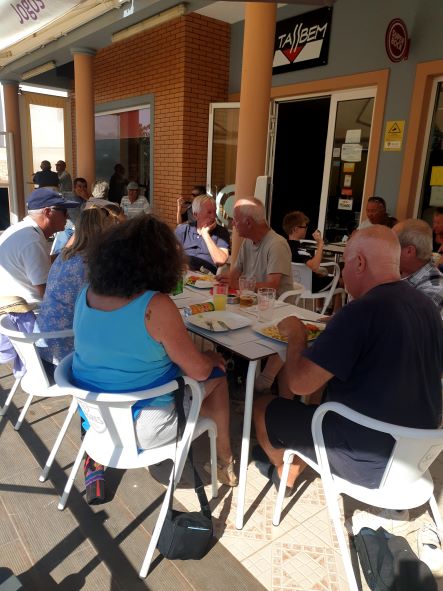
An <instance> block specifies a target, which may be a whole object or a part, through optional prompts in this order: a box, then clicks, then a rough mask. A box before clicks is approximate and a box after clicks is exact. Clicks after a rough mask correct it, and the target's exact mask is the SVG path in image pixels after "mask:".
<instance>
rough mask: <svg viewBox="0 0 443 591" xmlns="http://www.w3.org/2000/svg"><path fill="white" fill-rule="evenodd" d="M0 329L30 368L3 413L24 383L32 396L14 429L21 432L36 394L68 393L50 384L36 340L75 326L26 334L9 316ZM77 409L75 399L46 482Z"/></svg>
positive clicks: (43, 476) (42, 477)
mask: <svg viewBox="0 0 443 591" xmlns="http://www.w3.org/2000/svg"><path fill="white" fill-rule="evenodd" d="M0 332H1V333H2V334H4V335H5V336H7V337H8V338H9V340H10V341H11V343H12V345H13V347H14V349H15V350H16V351H17V353H18V354H19V355H20V358H21V360H22V362H23V364H24V366H25V368H26V373H25V374H24V375H23V376H22V377H21V378H17V379H16V380H15V382H14V385H13V386H12V388H11V390H10V392H9V394H8V397H7V398H6V402H5V404H4V406H3V408H2V409H1V410H0V416H3V415H4V414H5V413H6V411H7V410H8V408H9V405H10V404H11V400H12V398H13V396H14V394H15V392H16V390H17V387H18V385H19V384H20V385H21V388H22V390H23V391H24V392H25V393H26V394H28V398H27V399H26V402H25V404H24V406H23V408H22V411H21V413H20V416H19V418H18V420H17V422H16V424H15V426H14V429H15V430H16V431H18V430H19V429H20V427H21V425H22V423H23V420H24V418H25V415H26V413H27V411H28V408H29V407H30V405H31V402H32V399H33V398H34V396H43V397H45V398H48V397H55V396H64V393H62V392H60V390H59V389H58V388H56V387H54V386H52V387H51V386H50V384H49V380H48V376H47V375H46V371H45V368H44V367H43V364H42V360H41V358H40V353H39V347H37V346H36V342H37V341H40V340H41V339H48V340H49V339H54V338H57V339H60V338H66V337H72V336H74V332H73V330H72V329H65V330H59V331H52V332H35V333H25V332H20V331H18V330H16V328H15V327H14V324H13V323H12V322H11V319H10V318H9V317H8V315H7V314H6V315H4V316H1V317H0ZM76 410H77V402H76V401H75V400H74V399H73V400H71V404H70V406H69V410H68V414H67V415H66V418H65V420H64V422H63V425H62V428H61V429H60V432H59V434H58V436H57V439H56V440H55V443H54V445H53V447H52V449H51V452H50V454H49V456H48V459H47V460H46V464H45V466H44V469H43V472H42V473H41V475H40V477H39V479H40V482H44V481H45V480H46V478H47V477H48V473H49V469H50V468H51V466H52V463H53V461H54V458H55V455H56V453H57V451H58V448H59V447H60V444H61V442H62V441H63V437H64V436H65V433H66V431H67V429H68V427H69V424H70V422H71V419H72V417H73V416H74V413H75V411H76Z"/></svg>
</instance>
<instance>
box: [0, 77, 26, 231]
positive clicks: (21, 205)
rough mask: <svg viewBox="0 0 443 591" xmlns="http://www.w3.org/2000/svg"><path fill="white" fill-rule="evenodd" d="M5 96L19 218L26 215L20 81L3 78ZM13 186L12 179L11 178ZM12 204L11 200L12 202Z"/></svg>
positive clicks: (6, 125) (10, 181) (6, 119)
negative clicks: (12, 144)
mask: <svg viewBox="0 0 443 591" xmlns="http://www.w3.org/2000/svg"><path fill="white" fill-rule="evenodd" d="M2 86H3V97H4V101H5V129H6V131H10V132H12V136H13V139H14V154H10V155H9V157H11V158H14V165H15V181H16V183H15V184H16V192H17V205H18V211H15V212H14V213H16V214H17V215H18V217H19V219H21V218H23V217H24V216H25V210H26V208H25V192H24V185H23V157H22V140H21V130H20V110H19V104H18V90H19V85H18V82H16V81H14V80H2ZM9 184H10V186H11V184H12V179H9ZM10 205H11V202H10Z"/></svg>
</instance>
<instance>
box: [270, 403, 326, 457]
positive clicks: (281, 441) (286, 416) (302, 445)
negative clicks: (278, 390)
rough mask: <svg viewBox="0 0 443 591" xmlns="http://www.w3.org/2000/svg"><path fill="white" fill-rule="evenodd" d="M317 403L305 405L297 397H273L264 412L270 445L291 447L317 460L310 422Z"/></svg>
mask: <svg viewBox="0 0 443 591" xmlns="http://www.w3.org/2000/svg"><path fill="white" fill-rule="evenodd" d="M316 410H317V405H315V404H312V405H310V406H307V405H306V404H303V403H302V402H301V401H300V400H298V398H295V399H294V400H289V399H288V398H275V400H272V401H271V402H270V403H269V404H268V406H267V408H266V413H265V425H266V431H267V433H268V438H269V441H270V443H271V445H272V447H276V448H277V449H282V448H292V449H296V450H298V451H300V452H301V453H302V454H303V455H305V456H306V457H308V458H310V459H311V460H313V461H314V462H317V457H316V455H315V450H314V441H313V439H312V432H311V422H312V417H313V415H314V413H315V411H316Z"/></svg>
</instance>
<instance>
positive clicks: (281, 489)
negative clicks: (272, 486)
mask: <svg viewBox="0 0 443 591" xmlns="http://www.w3.org/2000/svg"><path fill="white" fill-rule="evenodd" d="M292 458H293V456H289V457H288V458H286V457H285V462H284V464H283V472H282V475H281V479H280V487H279V489H278V493H277V500H276V501H275V509H274V516H273V518H272V524H273V525H276V526H277V525H278V524H279V523H280V516H281V510H282V507H283V501H284V498H285V490H286V483H287V482H288V475H289V468H290V466H291V462H292Z"/></svg>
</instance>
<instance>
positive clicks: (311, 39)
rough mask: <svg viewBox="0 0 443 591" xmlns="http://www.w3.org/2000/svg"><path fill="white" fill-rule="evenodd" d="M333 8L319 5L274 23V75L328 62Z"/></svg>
mask: <svg viewBox="0 0 443 591" xmlns="http://www.w3.org/2000/svg"><path fill="white" fill-rule="evenodd" d="M331 21H332V8H330V7H326V8H320V9H319V10H313V11H312V12H306V13H304V14H299V15H297V16H294V17H292V18H288V19H286V20H284V21H280V22H278V23H277V26H276V30H275V45H274V62H273V64H272V73H273V74H282V73H283V72H292V71H294V70H302V69H304V68H314V67H315V66H323V65H325V64H327V63H328V52H329V38H330V34H331Z"/></svg>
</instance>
